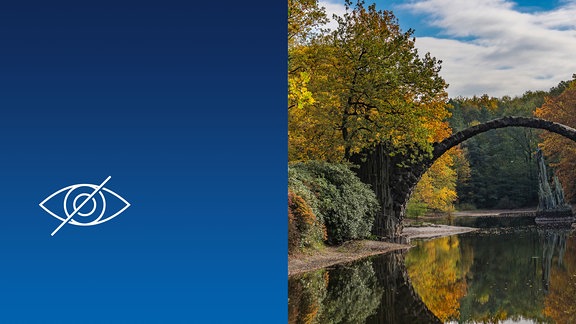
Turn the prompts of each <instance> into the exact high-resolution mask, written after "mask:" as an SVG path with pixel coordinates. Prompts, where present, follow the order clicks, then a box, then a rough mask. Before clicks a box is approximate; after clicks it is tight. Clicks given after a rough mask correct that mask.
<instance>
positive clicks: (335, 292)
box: [288, 251, 440, 323]
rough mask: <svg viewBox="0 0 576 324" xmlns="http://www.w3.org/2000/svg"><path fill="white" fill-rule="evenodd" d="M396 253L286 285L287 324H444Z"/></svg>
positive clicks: (294, 279)
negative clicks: (418, 293) (411, 282)
mask: <svg viewBox="0 0 576 324" xmlns="http://www.w3.org/2000/svg"><path fill="white" fill-rule="evenodd" d="M405 253H406V252H402V251H397V252H392V253H389V254H385V255H381V256H376V257H371V258H368V259H365V260H361V261H357V262H353V263H348V264H344V265H337V266H334V267H333V268H330V269H328V270H326V269H323V270H318V271H313V272H309V273H306V274H304V275H300V276H293V277H291V278H290V279H289V281H288V288H289V291H288V293H289V302H288V314H289V321H288V322H289V323H440V321H439V320H438V319H437V318H436V317H435V316H434V315H433V314H432V313H431V312H430V311H429V310H428V308H427V307H426V305H425V304H424V303H422V300H421V299H420V298H419V297H418V295H417V294H416V292H415V291H414V289H413V288H412V285H411V284H410V280H409V278H408V272H407V270H406V267H405V265H404V256H405Z"/></svg>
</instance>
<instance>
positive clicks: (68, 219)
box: [50, 176, 112, 236]
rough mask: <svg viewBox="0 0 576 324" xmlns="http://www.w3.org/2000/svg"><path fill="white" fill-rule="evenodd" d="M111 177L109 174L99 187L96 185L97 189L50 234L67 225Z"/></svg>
mask: <svg viewBox="0 0 576 324" xmlns="http://www.w3.org/2000/svg"><path fill="white" fill-rule="evenodd" d="M110 178H112V176H108V178H106V180H104V182H102V183H101V184H100V185H99V186H98V187H96V189H95V190H94V192H93V193H91V194H90V196H88V197H87V198H86V199H85V200H84V201H83V202H82V203H81V204H80V206H78V207H76V209H74V211H73V212H72V214H70V215H68V218H66V219H65V220H64V221H63V222H62V224H60V226H58V228H56V229H55V230H54V232H52V234H50V235H52V236H54V234H56V232H58V231H59V230H60V229H61V228H62V226H64V225H66V223H68V222H69V221H70V220H71V219H72V217H74V215H76V213H78V211H80V209H81V208H82V207H84V205H86V203H87V202H88V201H89V200H90V199H92V197H94V195H95V194H97V193H98V191H100V190H101V189H102V188H103V187H104V185H105V184H106V182H108V180H110Z"/></svg>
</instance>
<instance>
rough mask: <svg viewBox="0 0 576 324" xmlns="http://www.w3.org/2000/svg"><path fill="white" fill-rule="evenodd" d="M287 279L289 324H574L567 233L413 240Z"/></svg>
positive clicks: (575, 265)
mask: <svg viewBox="0 0 576 324" xmlns="http://www.w3.org/2000/svg"><path fill="white" fill-rule="evenodd" d="M414 243H415V244H416V246H415V247H414V248H412V249H410V250H409V251H408V252H396V253H392V254H386V255H381V256H375V257H372V258H368V259H365V260H361V261H358V262H354V263H349V264H345V265H340V266H335V267H333V268H331V269H328V270H326V269H325V270H319V271H315V272H311V273H307V274H304V275H301V276H296V277H291V278H290V280H289V305H288V306H289V307H288V309H289V322H290V323H438V322H445V323H446V322H460V323H483V322H484V323H486V322H490V323H494V322H498V321H504V320H513V321H520V320H522V321H523V322H525V323H530V322H532V323H576V305H574V303H573V300H574V298H575V297H576V237H575V235H574V233H573V231H572V230H570V229H542V228H537V227H535V226H523V227H520V228H509V227H508V228H497V229H495V228H492V229H483V230H480V231H479V232H477V233H468V234H463V235H459V236H452V237H444V238H439V239H435V240H428V241H416V242H414Z"/></svg>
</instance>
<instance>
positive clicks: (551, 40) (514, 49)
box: [320, 0, 576, 97]
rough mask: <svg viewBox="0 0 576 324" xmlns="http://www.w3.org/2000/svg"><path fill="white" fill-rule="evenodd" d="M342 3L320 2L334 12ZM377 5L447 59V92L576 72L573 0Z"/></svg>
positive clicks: (507, 86)
mask: <svg viewBox="0 0 576 324" xmlns="http://www.w3.org/2000/svg"><path fill="white" fill-rule="evenodd" d="M343 3H344V1H343V0H323V1H320V5H321V6H323V7H325V8H326V12H327V13H328V15H329V16H330V17H331V16H332V14H333V13H335V14H342V13H343V12H345V9H344V5H343ZM370 3H372V1H370V0H368V1H366V4H370ZM376 8H377V9H380V10H392V11H393V13H394V14H395V15H396V17H398V19H399V23H400V26H401V27H402V29H403V30H404V31H406V30H408V28H412V29H414V30H415V36H416V47H417V48H418V50H419V53H421V54H423V53H426V52H430V53H431V54H432V56H434V57H436V58H438V59H440V60H442V62H443V63H442V71H441V73H440V74H441V75H442V77H444V79H445V80H446V81H447V82H448V83H449V84H450V86H449V88H448V93H449V95H450V97H458V96H464V97H469V96H473V95H482V94H488V95H490V96H494V97H502V96H505V95H509V96H521V95H522V94H523V93H524V92H526V91H529V90H530V91H536V90H549V89H550V88H551V87H554V86H556V85H557V84H558V83H559V82H560V81H565V80H571V79H572V75H573V74H574V73H576V59H574V54H575V53H576V19H574V17H576V0H560V1H558V0H555V1H541V0H522V1H509V0H458V1H454V0H408V1H382V0H380V1H376Z"/></svg>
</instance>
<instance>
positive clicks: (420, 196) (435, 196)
mask: <svg viewBox="0 0 576 324" xmlns="http://www.w3.org/2000/svg"><path fill="white" fill-rule="evenodd" d="M462 154H463V153H462V150H461V149H460V148H458V147H456V148H454V149H452V150H450V151H448V152H447V153H446V154H444V155H443V156H441V157H440V158H439V159H438V160H436V162H434V164H432V166H431V167H430V169H428V171H426V173H424V175H423V176H422V179H421V180H420V182H419V183H418V185H417V186H416V188H415V190H414V193H413V194H412V197H411V198H410V200H411V201H412V202H420V203H424V204H425V205H426V206H427V208H429V209H432V210H435V211H441V212H450V211H453V210H454V201H456V198H458V196H457V194H456V180H457V179H458V172H457V170H456V169H455V167H454V161H455V160H456V159H457V158H461V156H462ZM466 170H467V171H466ZM469 172H470V169H469V168H468V169H464V170H463V171H462V174H464V175H466V174H468V175H469Z"/></svg>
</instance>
